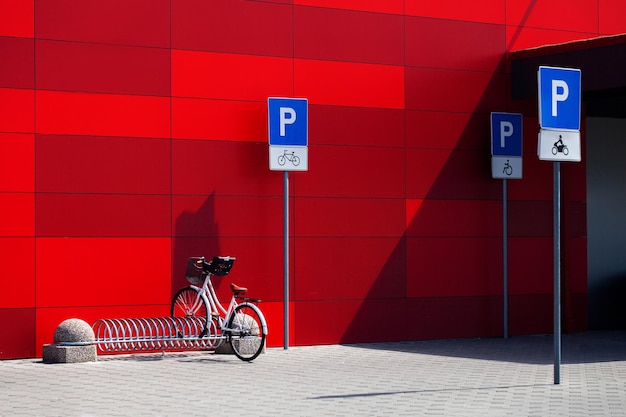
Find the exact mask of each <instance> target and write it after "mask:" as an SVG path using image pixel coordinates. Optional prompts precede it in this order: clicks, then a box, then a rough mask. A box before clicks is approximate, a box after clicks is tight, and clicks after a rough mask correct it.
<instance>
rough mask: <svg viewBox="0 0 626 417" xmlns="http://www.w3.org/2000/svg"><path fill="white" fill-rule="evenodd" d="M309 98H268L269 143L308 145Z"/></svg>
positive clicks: (276, 144) (275, 144) (273, 144)
mask: <svg viewBox="0 0 626 417" xmlns="http://www.w3.org/2000/svg"><path fill="white" fill-rule="evenodd" d="M308 107H309V102H308V100H307V99H302V98H277V97H270V98H268V99H267V115H268V134H269V144H270V145H272V146H308V141H309V133H308V130H309V129H308Z"/></svg>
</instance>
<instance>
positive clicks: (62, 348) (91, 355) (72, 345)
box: [43, 319, 98, 363]
mask: <svg viewBox="0 0 626 417" xmlns="http://www.w3.org/2000/svg"><path fill="white" fill-rule="evenodd" d="M95 340H96V337H95V335H94V332H93V329H92V328H91V326H90V325H89V324H88V323H87V322H85V321H83V320H80V319H68V320H65V321H63V322H62V323H61V324H59V325H58V326H57V328H56V331H55V332H54V343H53V344H47V345H44V346H43V361H44V363H80V362H95V361H96V360H97V358H98V357H97V353H96V345H95V344H94V343H93V342H94V341H95Z"/></svg>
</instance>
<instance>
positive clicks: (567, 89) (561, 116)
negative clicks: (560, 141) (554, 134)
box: [537, 66, 581, 130]
mask: <svg viewBox="0 0 626 417" xmlns="http://www.w3.org/2000/svg"><path fill="white" fill-rule="evenodd" d="M580 78H581V71H580V70H579V69H576V68H557V67H544V66H541V67H539V71H538V83H537V84H538V87H539V126H540V127H541V128H542V129H563V130H580V102H581V82H580Z"/></svg>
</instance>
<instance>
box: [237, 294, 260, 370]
mask: <svg viewBox="0 0 626 417" xmlns="http://www.w3.org/2000/svg"><path fill="white" fill-rule="evenodd" d="M228 329H229V333H230V338H229V339H230V345H231V346H232V348H233V352H234V353H235V355H236V356H237V357H238V358H239V359H241V360H242V361H251V360H254V359H255V358H256V357H257V356H259V354H260V353H261V351H262V350H263V347H264V346H265V332H264V331H263V320H261V316H260V315H259V313H258V310H256V309H254V308H252V307H251V305H250V304H239V305H238V306H237V307H235V310H234V311H233V313H232V315H231V316H230V320H228Z"/></svg>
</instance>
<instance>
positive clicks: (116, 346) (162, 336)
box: [92, 317, 225, 353]
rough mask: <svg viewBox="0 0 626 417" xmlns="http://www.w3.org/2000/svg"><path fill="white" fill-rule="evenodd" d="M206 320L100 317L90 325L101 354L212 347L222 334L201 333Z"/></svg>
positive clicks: (193, 318) (216, 344) (217, 344)
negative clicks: (207, 334) (208, 334)
mask: <svg viewBox="0 0 626 417" xmlns="http://www.w3.org/2000/svg"><path fill="white" fill-rule="evenodd" d="M205 322H206V321H205V319H204V318H198V317H157V318H132V319H101V320H97V321H96V322H95V323H94V324H93V326H92V328H93V331H94V335H95V341H94V344H96V346H97V347H98V350H99V351H100V352H103V353H112V352H136V351H158V350H161V351H166V350H191V349H195V350H201V349H215V348H217V347H218V346H219V345H220V344H221V343H222V342H223V341H224V340H225V336H221V335H215V334H214V333H213V334H214V335H213V336H203V330H204V327H205ZM211 333H212V332H210V334H211Z"/></svg>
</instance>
